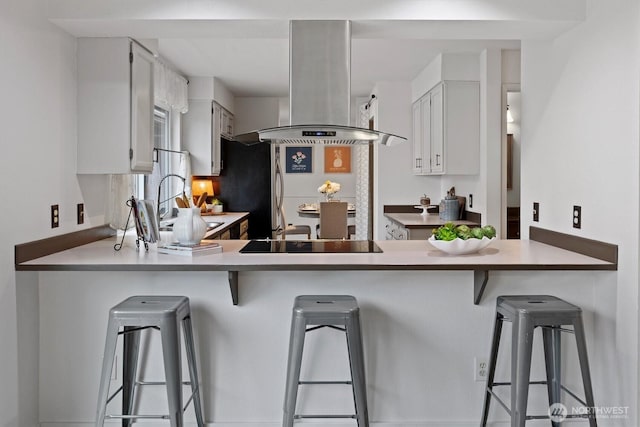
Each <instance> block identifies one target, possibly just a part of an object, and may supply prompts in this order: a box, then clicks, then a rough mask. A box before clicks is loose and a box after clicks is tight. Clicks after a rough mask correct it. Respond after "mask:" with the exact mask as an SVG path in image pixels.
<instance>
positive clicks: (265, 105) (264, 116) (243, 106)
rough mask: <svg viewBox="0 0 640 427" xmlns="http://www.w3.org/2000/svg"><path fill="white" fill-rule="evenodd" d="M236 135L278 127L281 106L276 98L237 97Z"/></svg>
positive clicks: (235, 100)
mask: <svg viewBox="0 0 640 427" xmlns="http://www.w3.org/2000/svg"><path fill="white" fill-rule="evenodd" d="M234 105H235V109H236V113H235V114H234V120H235V122H234V126H235V133H236V134H241V133H245V132H252V131H256V130H259V129H264V128H269V127H274V126H278V121H279V115H280V105H279V98H275V97H236V98H235V99H234Z"/></svg>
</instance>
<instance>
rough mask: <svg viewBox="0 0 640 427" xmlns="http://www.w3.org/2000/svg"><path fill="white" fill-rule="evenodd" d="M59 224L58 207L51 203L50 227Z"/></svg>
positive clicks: (55, 226)
mask: <svg viewBox="0 0 640 427" xmlns="http://www.w3.org/2000/svg"><path fill="white" fill-rule="evenodd" d="M59 225H60V209H58V205H51V228H57V227H58V226H59Z"/></svg>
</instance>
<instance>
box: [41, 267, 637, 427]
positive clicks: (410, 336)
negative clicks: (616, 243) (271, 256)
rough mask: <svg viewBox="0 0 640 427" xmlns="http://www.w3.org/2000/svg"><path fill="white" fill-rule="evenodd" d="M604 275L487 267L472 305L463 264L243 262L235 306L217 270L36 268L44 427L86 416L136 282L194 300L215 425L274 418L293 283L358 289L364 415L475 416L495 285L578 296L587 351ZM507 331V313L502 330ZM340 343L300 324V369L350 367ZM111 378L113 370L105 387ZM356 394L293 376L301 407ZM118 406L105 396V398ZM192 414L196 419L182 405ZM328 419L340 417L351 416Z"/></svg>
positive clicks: (153, 359) (328, 376)
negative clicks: (375, 266)
mask: <svg viewBox="0 0 640 427" xmlns="http://www.w3.org/2000/svg"><path fill="white" fill-rule="evenodd" d="M612 276H615V273H613V272H595V273H594V272H563V271H555V272H553V271H552V272H495V274H493V273H492V275H491V279H490V283H489V285H488V287H487V293H486V295H485V300H483V302H482V304H481V305H479V306H474V305H473V303H472V298H473V285H472V284H473V274H472V272H465V271H375V272H367V271H347V272H345V271H316V272H308V271H304V272H298V271H286V272H273V271H268V272H264V271H263V272H241V273H240V276H239V280H240V288H239V291H240V295H239V297H240V305H239V306H237V307H235V306H233V305H232V304H231V297H230V294H229V286H228V282H227V275H226V273H225V272H195V271H193V272H186V273H185V272H155V273H154V272H44V273H41V274H40V295H41V301H42V302H43V303H42V307H41V323H40V327H41V329H42V334H41V338H40V346H41V355H42V358H43V363H42V364H41V375H40V396H41V401H40V416H41V420H42V427H54V426H60V425H75V426H77V427H88V426H89V425H91V424H90V420H91V419H92V417H93V414H94V410H95V409H94V408H95V400H96V390H97V387H98V381H99V374H98V373H99V371H100V362H101V357H102V352H103V348H104V332H105V331H106V322H107V313H108V310H109V308H110V307H112V306H113V305H115V304H117V303H118V302H119V301H121V300H123V299H124V298H126V297H127V296H129V295H132V294H139V295H144V294H171V293H174V292H176V291H178V290H179V292H180V294H181V295H186V296H188V297H189V298H190V300H191V307H192V312H193V324H194V327H195V334H194V335H195V338H196V343H197V355H198V357H199V359H200V366H201V369H200V373H201V378H202V388H203V393H204V411H205V419H206V421H207V422H209V423H212V424H211V426H212V427H214V426H215V427H231V426H234V425H242V426H244V427H276V426H278V425H281V416H282V401H283V398H284V383H285V377H286V374H285V368H286V363H287V349H288V340H289V330H290V321H291V307H292V303H293V300H294V298H295V296H296V295H302V294H336V293H340V294H351V295H354V296H355V297H356V298H357V299H358V302H359V305H360V307H361V320H362V328H363V341H364V350H365V365H366V379H367V386H368V388H367V393H368V403H369V415H370V420H371V422H372V425H377V426H379V427H398V426H414V427H441V426H452V427H453V426H455V427H472V426H477V425H478V419H479V417H480V413H481V405H482V398H483V395H484V393H483V390H482V385H483V383H482V382H476V381H474V357H479V358H485V357H486V355H487V354H488V352H489V345H490V335H491V328H492V327H493V317H494V316H495V313H494V310H495V298H496V296H498V295H503V294H506V293H526V292H541V293H553V294H555V295H558V296H560V297H563V298H570V299H571V300H572V301H573V302H575V303H577V304H579V305H580V306H582V307H583V308H584V309H585V312H586V316H585V322H586V331H587V339H588V341H589V344H594V345H592V346H591V347H590V350H596V348H595V347H596V346H597V344H598V341H597V340H596V339H595V338H596V337H594V322H593V316H592V313H593V312H594V309H595V306H596V305H597V306H598V307H599V306H603V305H606V304H607V301H602V300H595V299H594V294H595V293H596V292H602V291H606V289H607V288H608V286H609V283H607V278H608V277H612ZM45 301H49V302H50V303H48V304H45V303H44V302H45ZM80 303H81V304H80ZM78 316H81V318H82V319H83V321H82V323H81V324H79V325H77V327H76V328H75V329H74V333H73V334H69V333H68V331H65V330H63V328H61V327H60V325H68V324H73V323H74V321H75V320H76V319H77V317H78ZM509 330H510V328H509V326H508V325H506V326H505V330H504V338H505V340H506V341H505V343H508V342H509V341H508V335H509V333H508V332H509ZM603 332H604V333H606V332H607V331H606V330H605V331H603ZM154 333H155V331H154ZM538 334H539V332H538ZM535 339H536V341H535V343H536V346H535V351H534V357H533V368H532V377H533V378H536V379H538V378H543V377H544V371H543V369H544V361H543V357H542V343H541V335H537V336H536V338H535ZM143 342H145V341H144V340H143ZM151 343H152V344H156V343H157V341H154V340H151ZM566 343H567V351H566V354H565V355H566V356H567V357H569V358H575V357H576V354H575V347H573V346H572V345H569V344H571V343H572V340H571V338H568V339H566ZM345 347H346V346H345V341H344V335H342V334H341V333H339V332H336V331H332V330H326V329H323V330H320V331H316V332H314V333H313V334H307V337H306V343H305V356H304V359H303V368H302V376H303V378H304V379H312V380H335V379H338V380H340V379H346V378H348V376H349V372H348V369H347V363H346V355H345ZM508 349H509V348H508V345H504V346H503V350H504V351H501V353H500V359H499V365H498V377H499V378H506V375H507V372H508V369H509V366H510V364H509V351H508ZM158 350H159V349H158V348H157V347H155V350H153V351H151V352H150V353H149V354H150V361H149V362H148V363H145V364H144V365H143V366H144V372H145V378H146V379H148V380H157V379H158V378H161V377H162V371H161V365H160V354H161V353H160V351H158ZM594 353H596V354H594V355H591V354H590V356H593V357H591V362H592V364H593V366H594V367H595V368H594V369H595V370H597V371H602V370H604V371H608V372H611V370H612V368H611V366H607V365H606V363H605V362H606V359H603V358H601V357H599V356H598V355H597V352H595V351H594ZM612 353H613V349H610V350H607V351H606V355H608V356H611V355H612ZM563 368H565V369H564V372H563V377H564V379H565V384H566V385H567V386H569V387H570V388H571V389H573V390H579V389H580V388H579V385H580V382H579V381H578V378H579V371H578V369H577V366H576V364H575V363H567V364H566V365H565V366H563ZM118 383H119V381H118V380H116V381H113V382H112V386H117V385H118ZM595 387H596V390H597V393H596V396H597V397H601V398H602V397H603V394H604V393H606V389H604V390H603V388H602V383H601V382H600V380H598V381H596V382H595ZM149 396H151V397H152V398H151V399H149ZM164 402H165V397H164V395H163V393H162V390H161V389H160V390H155V391H154V390H151V391H149V392H147V394H146V395H145V396H144V397H143V398H142V401H141V405H142V406H143V408H146V409H149V411H148V412H155V411H162V410H163V408H164V407H165V406H166V404H165V403H164ZM352 402H353V400H352V397H351V395H350V390H349V388H348V387H345V386H315V388H313V387H311V386H310V387H302V388H301V391H300V394H299V403H298V409H299V411H300V412H302V413H352V412H351V411H352V410H353V408H352ZM546 402H547V395H546V389H545V388H544V387H539V386H538V387H535V386H534V388H533V389H532V391H531V393H530V405H531V408H532V410H534V411H536V413H544V411H546V409H547V405H548V403H546ZM117 408H118V404H117V402H114V404H113V409H117ZM154 410H155V411H154ZM506 417H507V415H506V413H505V412H504V411H502V410H501V409H500V408H499V407H498V406H497V404H496V405H495V408H494V409H493V410H492V411H491V420H492V421H496V420H499V421H502V422H503V423H504V421H505V420H506ZM153 425H161V424H153ZM187 425H189V426H193V425H195V423H194V422H193V415H192V410H191V409H189V410H188V411H187ZM318 425H320V424H318ZM322 425H327V423H324V424H322ZM331 425H335V426H336V427H347V426H353V425H354V422H353V420H347V421H340V422H337V423H335V424H333V422H332V423H331ZM500 425H503V424H500ZM504 425H506V423H505V424H504ZM527 425H529V423H528V424H527ZM547 425H548V422H547V423H537V424H536V423H534V422H532V423H531V426H533V427H536V426H547ZM626 425H631V424H626Z"/></svg>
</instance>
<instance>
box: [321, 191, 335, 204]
mask: <svg viewBox="0 0 640 427" xmlns="http://www.w3.org/2000/svg"><path fill="white" fill-rule="evenodd" d="M334 195H335V193H324V201H325V202H331V201H333V196H334Z"/></svg>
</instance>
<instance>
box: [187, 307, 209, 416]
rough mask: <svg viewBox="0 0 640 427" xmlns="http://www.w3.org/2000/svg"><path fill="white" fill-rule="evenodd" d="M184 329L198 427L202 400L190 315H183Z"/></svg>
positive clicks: (201, 414)
mask: <svg viewBox="0 0 640 427" xmlns="http://www.w3.org/2000/svg"><path fill="white" fill-rule="evenodd" d="M182 330H183V331H184V343H185V347H186V350H187V363H188V365H189V376H190V378H191V393H193V409H194V410H195V412H196V422H197V424H198V427H204V419H203V413H202V402H201V400H200V383H199V380H198V366H197V365H196V353H195V352H196V350H195V349H196V347H195V344H194V340H193V329H192V328H191V317H185V318H184V319H183V321H182Z"/></svg>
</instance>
